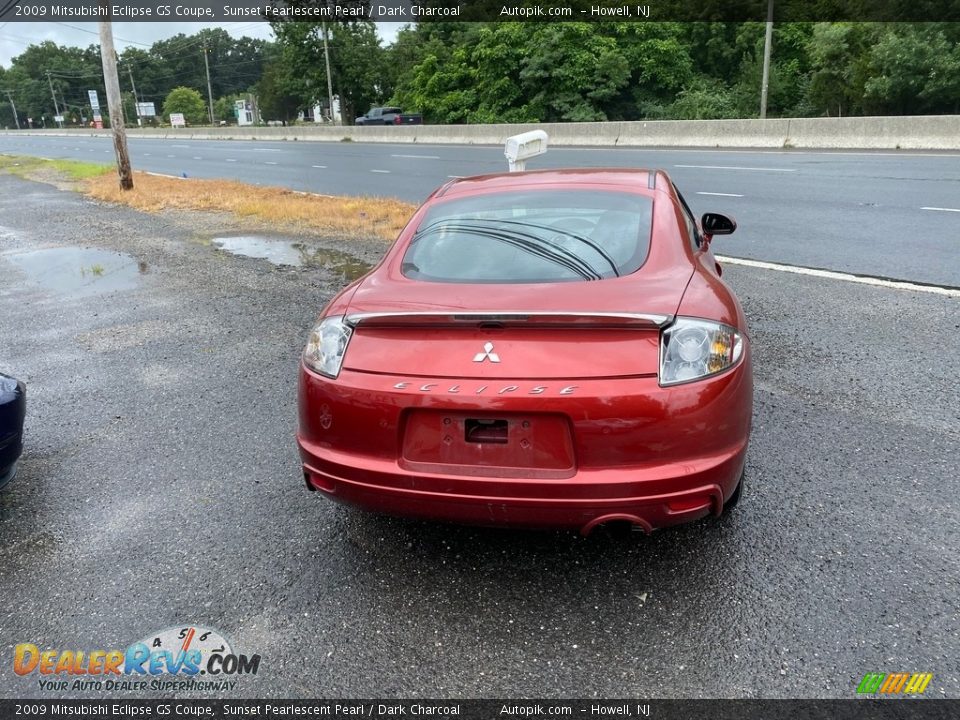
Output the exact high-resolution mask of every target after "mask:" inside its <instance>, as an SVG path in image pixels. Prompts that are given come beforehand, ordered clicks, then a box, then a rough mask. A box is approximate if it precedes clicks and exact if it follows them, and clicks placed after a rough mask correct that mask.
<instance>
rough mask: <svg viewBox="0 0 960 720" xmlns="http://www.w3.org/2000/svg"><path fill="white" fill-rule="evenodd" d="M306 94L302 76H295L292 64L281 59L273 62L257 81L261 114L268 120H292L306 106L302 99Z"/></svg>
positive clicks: (285, 121) (286, 121)
mask: <svg viewBox="0 0 960 720" xmlns="http://www.w3.org/2000/svg"><path fill="white" fill-rule="evenodd" d="M305 94H306V92H305V87H304V84H303V82H302V78H300V77H296V76H294V74H293V72H292V68H291V66H290V65H287V64H286V63H284V62H281V61H277V62H271V63H269V64H268V65H267V66H266V68H265V69H264V71H263V77H261V78H260V82H259V83H257V96H258V98H259V104H260V115H261V116H262V117H263V119H264V120H267V121H269V120H280V121H282V122H284V123H288V122H291V121H293V120H295V119H296V117H297V114H298V112H299V111H300V110H301V109H302V108H304V107H306V103H305V102H303V101H302V100H301V98H302V97H304V95H305Z"/></svg>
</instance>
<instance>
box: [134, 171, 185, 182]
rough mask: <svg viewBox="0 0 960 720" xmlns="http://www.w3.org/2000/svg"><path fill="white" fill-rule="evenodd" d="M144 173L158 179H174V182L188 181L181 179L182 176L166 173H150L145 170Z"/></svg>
mask: <svg viewBox="0 0 960 720" xmlns="http://www.w3.org/2000/svg"><path fill="white" fill-rule="evenodd" d="M143 172H144V174H145V175H155V176H156V177H165V178H173V179H174V180H186V178H185V177H181V176H180V175H167V174H165V173H155V172H150V171H149V170H144V171H143Z"/></svg>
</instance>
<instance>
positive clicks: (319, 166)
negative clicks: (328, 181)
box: [310, 165, 327, 170]
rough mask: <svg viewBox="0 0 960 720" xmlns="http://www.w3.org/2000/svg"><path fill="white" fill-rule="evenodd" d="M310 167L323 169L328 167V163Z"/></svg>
mask: <svg viewBox="0 0 960 720" xmlns="http://www.w3.org/2000/svg"><path fill="white" fill-rule="evenodd" d="M310 167H315V168H320V169H321V170H326V169H327V166H326V165H311V166H310Z"/></svg>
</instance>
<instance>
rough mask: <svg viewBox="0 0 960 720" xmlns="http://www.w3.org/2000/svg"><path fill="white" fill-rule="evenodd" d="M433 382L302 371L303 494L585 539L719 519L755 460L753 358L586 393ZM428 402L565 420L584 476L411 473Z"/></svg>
mask: <svg viewBox="0 0 960 720" xmlns="http://www.w3.org/2000/svg"><path fill="white" fill-rule="evenodd" d="M430 385H432V383H423V384H421V383H412V384H411V383H406V382H405V381H403V380H402V379H400V381H399V382H398V378H394V377H389V376H376V375H367V374H363V373H342V374H341V377H340V378H338V379H337V380H336V381H330V380H327V379H326V378H322V377H320V376H317V375H315V374H314V373H312V372H311V371H309V370H307V369H305V368H301V378H300V430H299V432H298V435H297V441H298V445H299V449H300V456H301V459H302V462H303V472H304V478H305V480H306V484H307V487H308V488H309V489H311V490H317V491H320V492H322V493H323V494H324V495H325V496H327V497H329V498H330V499H332V500H335V501H338V502H341V503H345V504H348V505H354V506H358V507H361V508H365V509H368V510H372V511H375V512H382V513H386V514H391V515H403V516H409V517H418V518H426V519H433V520H444V521H452V522H461V523H468V524H477V525H516V526H524V527H566V528H576V529H579V530H581V531H582V532H585V533H586V532H589V531H590V530H591V529H592V528H593V527H595V526H596V525H597V524H599V523H602V522H611V521H614V520H624V521H629V522H631V523H633V524H634V525H635V526H639V527H641V528H643V529H644V530H646V531H648V532H649V531H651V530H654V529H656V528H661V527H667V526H670V525H676V524H679V523H684V522H689V521H693V520H696V519H699V518H702V517H705V516H707V515H710V514H713V515H718V514H719V513H720V511H721V510H722V508H723V504H724V502H725V501H726V500H727V499H728V498H729V497H730V496H731V495H732V494H733V492H734V490H735V489H736V487H737V483H738V482H739V479H740V476H741V473H742V471H743V466H744V463H745V460H746V452H747V444H748V439H749V432H750V418H751V414H752V378H751V375H750V365H749V356H748V355H747V356H746V357H745V358H744V359H743V362H741V363H739V364H738V366H737V367H735V368H733V369H732V370H730V371H729V372H727V373H724V374H722V375H720V376H717V377H715V378H712V379H709V380H705V381H701V382H696V383H690V384H689V385H681V386H675V387H671V388H661V387H659V385H658V384H657V381H656V378H636V379H615V380H597V381H585V382H582V384H581V385H580V386H578V391H579V394H574V395H570V396H557V397H553V398H544V397H537V398H534V399H533V400H531V398H530V397H523V396H521V395H517V396H512V393H511V396H509V397H504V396H496V397H493V398H484V397H478V396H473V397H470V396H464V395H462V394H459V395H458V397H455V398H451V397H450V396H449V394H448V393H446V391H445V389H446V386H445V385H443V384H439V385H437V387H430ZM398 386H403V387H398ZM423 388H426V389H425V390H424V389H423ZM423 408H430V409H449V408H455V409H456V411H458V412H463V411H468V412H473V411H476V412H478V413H490V412H493V413H504V414H509V413H518V412H526V413H529V412H537V411H539V412H550V413H562V414H563V415H565V416H566V417H568V418H569V420H570V426H571V428H572V433H573V442H574V452H575V455H576V464H575V468H574V470H573V471H572V473H570V474H569V475H567V476H565V477H548V476H544V475H543V474H539V475H538V476H536V477H532V476H531V475H533V473H530V475H528V476H524V475H523V474H522V473H519V474H518V473H515V472H513V473H510V474H509V476H507V475H506V474H501V475H497V474H495V473H491V472H489V469H486V468H484V469H480V468H477V469H476V471H474V470H473V469H471V468H468V467H465V468H463V469H462V470H460V471H457V472H456V473H453V472H423V471H422V470H420V469H413V468H411V467H410V465H409V463H405V462H404V459H403V458H402V457H401V454H402V438H403V434H404V430H405V426H404V418H405V417H406V416H408V415H409V411H410V410H411V409H423Z"/></svg>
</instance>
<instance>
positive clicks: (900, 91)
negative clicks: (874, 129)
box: [863, 25, 960, 115]
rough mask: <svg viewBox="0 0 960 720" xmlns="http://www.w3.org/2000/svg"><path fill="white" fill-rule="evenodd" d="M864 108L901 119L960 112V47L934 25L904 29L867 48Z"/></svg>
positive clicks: (903, 27) (900, 28) (893, 32)
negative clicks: (869, 73) (900, 116)
mask: <svg viewBox="0 0 960 720" xmlns="http://www.w3.org/2000/svg"><path fill="white" fill-rule="evenodd" d="M869 62H870V66H871V70H872V73H871V77H870V78H869V79H867V80H866V82H865V83H864V86H863V90H864V92H863V102H864V109H865V110H866V111H867V112H872V113H877V114H893V115H907V114H920V113H955V112H958V111H960V45H958V44H957V43H956V42H951V41H950V40H948V39H947V36H946V34H945V33H944V31H943V30H942V29H941V28H939V27H937V26H936V25H905V26H900V27H896V28H895V29H892V30H891V31H890V32H888V33H887V34H886V35H885V36H884V37H883V38H881V39H880V41H879V42H877V43H876V44H875V45H873V47H872V48H871V49H870V53H869Z"/></svg>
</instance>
